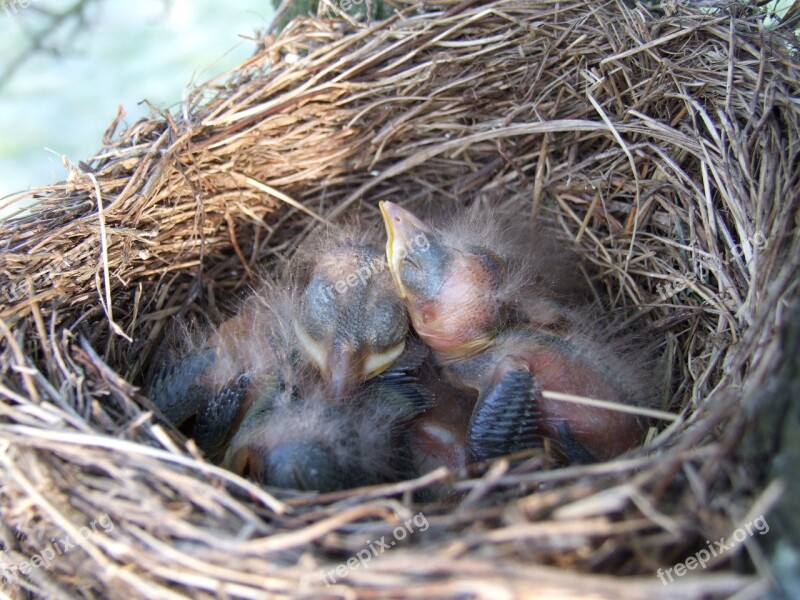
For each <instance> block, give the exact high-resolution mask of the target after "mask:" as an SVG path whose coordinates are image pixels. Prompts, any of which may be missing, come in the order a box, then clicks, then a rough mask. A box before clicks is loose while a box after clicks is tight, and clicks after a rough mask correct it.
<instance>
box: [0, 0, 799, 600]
mask: <svg viewBox="0 0 800 600" xmlns="http://www.w3.org/2000/svg"><path fill="white" fill-rule="evenodd" d="M670 10H672V12H671V13H669V14H659V15H653V14H650V13H648V12H647V11H646V10H645V9H644V8H642V7H641V6H639V7H637V8H630V7H628V6H627V5H626V4H624V3H623V2H621V1H618V2H610V3H605V4H602V5H596V4H591V3H585V2H575V3H569V2H566V3H564V2H555V1H549V0H540V1H537V2H521V1H514V0H500V1H497V2H490V3H486V4H480V5H479V4H477V3H474V2H464V3H460V4H459V3H456V2H441V3H426V4H424V5H415V6H407V7H406V8H405V9H404V10H403V11H402V12H401V13H398V14H397V15H395V16H394V17H392V18H390V19H388V20H387V21H384V22H379V23H375V24H372V25H370V26H364V25H361V24H359V23H356V22H351V21H349V20H346V19H344V20H342V19H339V20H318V19H311V18H300V19H296V20H294V21H292V22H291V23H290V24H289V26H288V27H287V28H286V29H285V30H284V31H283V32H282V33H281V34H280V35H278V36H277V37H273V36H266V37H264V38H263V39H261V40H259V48H258V50H257V52H256V53H255V54H254V56H253V57H252V58H251V59H249V60H247V61H246V62H245V63H243V64H242V65H240V66H239V67H237V68H236V69H234V70H232V71H231V72H229V73H227V74H225V75H224V76H223V77H221V78H219V79H218V80H215V81H211V82H209V83H207V84H204V85H202V86H199V87H197V88H194V89H192V90H190V91H189V92H188V93H187V95H186V99H185V101H184V103H183V104H182V105H181V107H180V109H179V110H177V111H175V112H173V113H167V112H163V113H160V114H156V115H154V116H153V117H152V118H150V119H143V120H140V121H138V122H136V123H134V124H133V125H131V126H130V127H128V128H127V129H125V130H124V131H121V132H118V131H117V129H118V126H119V124H120V122H121V120H122V115H120V117H119V118H118V119H117V120H115V122H114V123H113V124H112V125H111V126H110V127H109V129H108V132H107V134H106V136H105V138H104V140H103V147H102V149H101V150H100V152H99V153H98V154H97V155H96V156H94V157H93V158H91V159H89V160H87V161H86V162H82V163H79V164H78V165H69V169H70V175H69V177H68V179H67V181H65V182H62V183H58V184H55V185H53V186H51V187H48V188H46V189H40V190H35V191H34V192H33V194H32V195H33V196H34V197H35V198H36V203H35V205H34V206H33V207H32V208H29V209H27V210H25V211H23V212H20V213H19V214H17V215H16V216H14V217H13V218H11V219H9V220H6V221H5V222H2V223H0V232H1V235H2V238H1V239H2V254H0V298H2V302H0V311H2V320H0V350H1V351H2V357H1V358H2V361H1V362H0V366H2V382H1V383H0V396H2V399H3V402H2V403H0V408H2V414H0V440H1V441H2V445H1V446H0V464H2V471H0V473H1V474H2V475H1V476H2V489H1V490H0V506H2V513H3V519H2V529H1V530H0V531H2V545H3V550H4V552H3V571H2V575H3V579H4V584H6V585H10V586H11V589H16V590H17V592H16V593H18V596H15V597H27V596H25V593H24V592H23V591H22V590H25V591H26V592H28V593H30V594H31V595H33V596H41V597H59V598H60V597H82V598H134V597H137V598H138V597H142V598H177V597H181V598H183V597H191V598H205V597H212V596H223V597H236V598H258V597H265V596H270V597H271V596H275V597H284V596H308V597H369V598H383V597H398V596H413V597H435V598H450V597H453V598H455V597H465V596H471V595H478V596H487V597H495V598H501V597H516V596H534V595H536V596H538V595H549V596H553V597H556V596H567V597H578V596H580V597H583V596H587V597H588V596H589V595H592V596H593V597H597V596H613V597H615V598H629V597H630V598H640V597H644V596H647V597H650V598H672V597H678V596H680V597H687V598H688V597H703V598H707V597H718V596H727V595H730V594H733V593H735V592H738V591H741V590H747V591H749V592H752V593H759V592H760V591H763V590H764V581H765V579H764V577H763V572H761V571H759V570H757V569H755V567H754V565H759V564H763V560H762V561H759V560H755V559H753V560H750V558H748V557H749V556H750V555H751V554H752V553H753V552H755V553H756V554H758V553H757V548H756V549H754V548H753V541H754V538H755V540H757V539H758V537H759V535H758V534H759V533H761V532H762V531H761V528H759V529H758V531H756V530H755V529H754V527H756V526H759V523H760V522H766V521H765V520H768V518H769V517H768V515H767V513H768V512H769V510H770V508H771V507H772V506H773V505H774V503H775V501H776V498H777V497H778V496H779V493H780V489H779V486H777V485H772V486H769V485H766V483H768V482H766V481H765V479H764V474H763V472H759V470H758V469H757V468H754V466H753V465H752V463H751V462H748V461H746V460H745V459H744V458H742V456H741V453H740V452H739V446H740V445H741V442H742V440H743V439H744V438H745V436H746V434H747V432H748V431H749V429H750V428H751V423H752V422H753V421H754V420H755V419H757V418H758V416H759V414H760V407H762V406H763V405H764V402H763V394H762V391H763V390H764V389H765V387H766V383H767V382H768V381H770V379H771V378H773V377H775V376H776V374H777V373H779V369H780V364H781V351H780V335H778V334H779V333H780V331H781V330H782V329H785V327H784V322H785V320H786V319H787V313H788V310H786V307H787V306H789V305H790V304H791V303H793V302H794V301H795V300H796V298H797V289H796V278H797V270H798V266H797V260H796V257H797V256H798V239H797V235H796V231H795V229H794V228H795V223H794V219H795V218H796V215H797V211H798V205H799V204H800V180H798V173H799V172H800V169H798V152H800V110H799V109H798V104H797V101H796V98H797V96H798V87H799V86H798V81H800V72H799V71H798V65H797V64H796V63H795V62H793V59H792V58H791V57H790V56H789V54H788V53H786V52H784V51H783V50H782V48H785V45H784V44H783V43H776V40H777V34H774V33H773V34H767V33H766V32H765V31H764V30H762V29H761V28H760V27H759V26H758V25H757V23H755V21H754V20H753V19H750V18H740V17H737V16H735V15H731V14H723V13H716V14H699V13H694V12H691V11H689V10H688V9H683V8H680V7H675V6H673V7H672V8H671V9H670ZM777 41H781V40H777ZM384 199H388V200H392V201H396V202H399V203H401V204H405V203H417V204H425V203H428V204H436V205H437V206H440V207H444V210H445V211H448V210H458V208H459V207H462V206H464V205H466V204H475V203H480V204H482V206H483V210H486V211H492V210H495V209H500V208H502V209H503V210H506V211H508V210H512V211H516V212H517V213H518V214H519V219H521V220H523V219H531V218H534V217H537V218H538V217H543V218H546V219H549V220H550V222H551V223H555V224H556V225H557V226H558V227H559V228H560V229H561V230H562V231H563V232H564V234H565V235H568V236H569V237H570V238H571V239H572V240H573V241H574V246H575V248H576V249H577V250H578V252H579V253H580V254H581V255H582V257H583V258H584V262H585V264H586V265H588V267H589V268H587V273H594V275H592V277H593V279H592V281H593V285H594V290H595V293H596V294H597V296H598V298H599V299H600V300H601V301H603V302H604V303H605V304H606V305H608V306H610V307H611V310H612V311H614V313H615V314H616V315H617V316H620V317H621V318H624V319H625V325H626V326H627V327H628V328H630V329H632V330H636V331H637V332H638V333H639V334H640V335H645V336H646V337H647V338H649V339H650V340H653V341H654V342H655V344H656V347H657V355H658V356H659V361H660V364H661V365H662V366H663V369H661V371H662V372H663V373H664V375H663V385H662V386H661V387H662V389H661V391H660V406H657V407H656V408H657V409H659V410H661V411H666V412H670V413H672V414H673V415H674V416H675V419H674V420H669V419H654V420H653V421H652V427H651V428H650V433H649V436H648V441H647V443H646V445H645V446H644V447H643V448H641V449H639V450H635V451H633V452H630V453H628V454H626V455H625V456H624V457H622V458H620V459H617V460H614V461H611V462H608V463H600V464H595V465H588V466H570V467H566V468H560V469H542V468H541V467H537V468H533V467H532V466H531V462H530V461H528V462H525V461H523V462H522V463H521V464H517V463H509V462H508V461H507V460H504V459H501V460H497V461H494V462H492V463H490V464H481V465H475V466H473V467H471V468H469V469H466V470H464V471H463V472H460V473H449V472H446V471H442V470H439V471H434V472H433V473H430V474H427V475H425V476H423V477H421V478H419V479H416V480H413V481H407V482H400V483H395V484H390V485H383V486H375V487H370V488H361V489H355V490H349V491H344V492H337V493H330V494H325V495H318V494H309V493H305V494H297V493H290V492H287V491H281V490H271V489H262V488H260V487H258V486H256V485H255V484H253V483H252V482H248V481H246V480H244V479H241V478H239V477H238V476H236V475H235V474H233V473H230V472H227V471H225V470H222V469H220V468H219V467H217V466H215V465H213V464H211V463H209V462H208V461H205V460H204V459H203V458H202V456H201V455H200V453H199V452H198V451H197V448H196V446H194V444H193V442H192V441H191V440H186V439H185V438H182V437H181V436H180V435H179V434H178V433H177V432H176V431H174V430H172V429H171V428H170V427H169V425H168V424H165V423H164V422H163V421H162V420H159V419H158V418H157V416H155V414H154V407H153V405H152V403H151V401H150V400H149V399H148V398H147V397H146V396H145V395H144V394H143V392H142V386H143V382H144V381H145V377H146V373H147V371H148V369H149V368H150V367H151V363H152V361H153V359H154V356H156V354H157V350H158V347H159V344H160V343H161V342H162V340H163V339H164V336H165V333H166V331H167V330H168V329H169V327H170V323H171V322H172V321H173V320H174V319H175V318H176V317H178V318H185V317H190V316H192V315H196V314H200V313H202V314H203V315H205V316H207V317H208V318H209V319H211V320H212V321H216V322H219V320H221V319H222V315H223V312H224V309H225V307H226V306H228V305H229V303H230V302H231V300H232V299H233V298H236V297H239V296H240V295H241V294H242V293H243V292H244V291H246V290H247V288H248V285H250V284H251V283H253V282H254V280H255V274H256V273H263V272H264V270H265V269H266V272H267V273H270V272H272V271H271V270H273V269H274V268H275V266H276V264H277V263H278V262H280V260H282V259H283V258H284V257H286V256H287V255H289V254H291V252H292V249H293V248H294V247H295V246H296V244H297V243H298V241H299V240H301V239H302V238H303V237H304V236H305V235H306V234H307V233H308V232H309V231H311V230H312V229H313V228H316V227H319V226H320V223H323V222H328V223H332V224H333V225H332V226H334V227H335V226H336V224H337V222H339V221H340V220H341V219H342V218H346V217H354V216H356V215H357V216H358V218H359V219H360V220H361V221H363V222H371V221H374V222H377V221H378V220H379V219H380V216H379V213H378V210H377V203H378V201H379V200H384ZM20 200H21V198H16V199H14V200H13V202H18V201H20ZM7 204H8V202H7ZM792 257H794V259H792ZM444 481H447V482H450V483H451V484H452V485H453V486H454V487H455V489H456V490H457V491H458V492H459V493H458V494H457V495H456V496H455V497H454V498H455V499H454V500H453V501H450V502H439V503H430V504H415V503H414V500H413V499H414V498H415V494H414V492H416V491H418V490H421V489H423V488H425V487H427V486H432V485H437V484H440V483H442V482H444ZM765 515H766V516H765ZM759 518H761V521H759V520H758V519H759ZM739 530H741V531H745V530H747V531H748V534H747V540H744V541H743V540H740V539H739V537H740V536H738V535H735V534H737V533H738V531H739ZM732 536H734V537H732ZM721 538H726V539H727V540H728V541H727V542H725V545H726V547H725V548H720V547H719V546H716V547H714V542H715V541H717V540H720V539H721ZM734 540H735V543H732V542H734ZM711 550H714V555H713V556H710V557H709V558H708V560H707V561H702V562H703V564H702V565H700V564H698V561H700V559H701V558H703V557H704V556H705V555H704V554H701V551H705V552H706V554H711ZM693 557H694V566H692V558H693ZM676 565H678V566H676ZM681 566H682V567H683V568H680V567H681ZM701 566H702V568H701ZM669 568H672V570H671V571H669V573H667V571H666V569H669ZM659 569H661V571H659ZM667 574H668V575H669V577H668V578H667V576H666V575H667Z"/></svg>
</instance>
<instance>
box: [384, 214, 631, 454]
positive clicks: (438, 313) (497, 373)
mask: <svg viewBox="0 0 800 600" xmlns="http://www.w3.org/2000/svg"><path fill="white" fill-rule="evenodd" d="M381 210H382V213H383V216H384V222H385V225H386V229H387V236H388V241H387V259H388V262H389V265H390V268H391V269H392V274H393V277H394V279H395V283H396V285H397V287H398V291H399V292H400V294H401V296H403V298H404V300H405V303H406V307H407V308H408V310H409V315H410V319H411V323H412V326H413V328H414V329H415V331H416V332H417V333H418V335H419V336H420V338H421V339H422V341H423V342H425V343H426V344H428V345H429V346H430V347H431V348H432V349H433V351H434V356H435V360H436V362H437V363H438V364H439V365H440V366H441V368H442V370H443V372H444V374H445V375H446V377H447V378H448V380H449V381H450V382H451V384H453V385H455V386H457V387H459V388H462V389H471V390H476V391H477V392H478V394H479V399H478V402H477V404H476V406H475V409H474V411H473V413H472V416H471V419H470V423H469V426H468V431H467V446H468V449H469V458H470V459H471V460H481V459H485V458H491V457H494V456H500V455H504V454H508V453H510V452H514V451H517V450H521V449H524V448H528V447H531V446H533V445H536V444H537V443H538V440H539V439H540V438H541V437H547V438H550V439H552V440H553V441H554V442H556V446H557V447H558V448H559V449H560V450H561V451H562V453H563V454H564V456H565V457H566V458H567V460H569V461H571V462H591V461H595V460H605V459H608V458H611V457H613V456H617V455H618V454H620V453H622V452H624V451H626V450H628V449H630V448H631V447H633V446H635V445H636V444H638V443H640V442H641V439H642V435H643V430H642V427H641V426H640V424H639V422H638V420H637V419H636V418H635V417H631V416H630V415H628V414H626V413H621V412H618V411H612V410H609V409H603V408H595V407H590V406H576V405H573V404H565V403H562V402H560V401H556V400H551V399H547V398H545V397H544V396H542V393H541V392H542V390H550V391H557V392H564V393H569V394H575V395H580V396H590V397H594V398H600V399H604V400H611V401H616V402H629V403H630V402H633V403H636V402H638V401H640V400H641V399H642V394H641V393H640V392H641V386H639V387H638V388H637V386H635V385H633V386H626V385H621V384H620V383H624V382H628V381H632V380H634V379H635V378H636V377H635V376H630V371H631V370H635V369H636V368H637V367H636V366H635V365H626V364H625V363H624V361H622V360H618V359H615V358H612V359H610V360H604V359H603V358H602V356H603V354H608V353H610V352H613V350H612V349H611V347H606V348H603V347H601V346H600V345H599V344H598V343H596V342H595V341H594V340H593V339H592V338H591V336H587V335H582V334H581V333H580V330H581V325H580V324H579V323H578V317H576V315H577V314H579V313H575V312H573V311H571V310H569V309H567V308H566V307H564V306H562V305H560V304H559V303H558V302H557V301H555V300H554V299H551V298H548V297H547V296H546V295H544V294H541V293H537V291H536V287H535V286H532V285H530V284H531V279H532V277H531V271H530V270H529V268H528V266H527V265H525V264H524V261H520V259H519V257H518V256H517V257H515V256H513V254H510V253H509V252H508V246H507V245H506V246H504V245H503V243H501V241H500V237H501V236H499V234H498V232H497V231H495V232H493V233H489V234H487V233H486V232H485V231H483V230H482V229H480V227H481V224H480V223H477V222H473V223H472V225H471V226H470V225H467V226H463V225H462V226H460V227H459V228H458V230H457V231H455V232H454V231H447V230H439V229H435V228H433V227H431V226H430V225H429V224H427V223H425V222H423V221H421V220H420V219H418V218H417V217H416V216H414V215H413V214H412V213H410V212H409V211H407V210H405V209H403V208H400V207H399V206H397V205H394V204H392V203H389V202H384V203H382V205H381ZM420 235H425V236H427V238H428V244H427V246H428V247H427V248H426V249H425V251H424V252H421V251H414V250H413V249H412V250H409V248H411V240H414V239H417V238H418V237H419V236H420ZM493 238H494V239H497V240H498V243H497V245H493V244H492V239H493ZM609 366H612V367H613V368H616V369H620V370H622V371H627V372H628V373H626V374H624V375H623V376H620V374H619V373H613V372H609V368H608V367H609Z"/></svg>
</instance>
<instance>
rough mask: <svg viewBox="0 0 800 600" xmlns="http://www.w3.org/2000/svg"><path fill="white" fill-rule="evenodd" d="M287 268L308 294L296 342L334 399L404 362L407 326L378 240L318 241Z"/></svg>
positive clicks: (364, 236)
mask: <svg viewBox="0 0 800 600" xmlns="http://www.w3.org/2000/svg"><path fill="white" fill-rule="evenodd" d="M290 268H291V269H292V270H293V271H294V273H295V274H294V275H293V276H294V277H295V279H296V283H295V286H296V287H297V288H298V289H302V290H303V292H302V294H301V295H300V297H299V298H298V301H297V310H296V313H295V314H294V315H293V318H292V320H293V325H294V328H295V333H296V336H297V340H298V342H299V344H300V346H301V347H302V349H303V350H304V351H305V354H306V356H307V357H308V358H309V359H310V360H311V362H313V363H314V364H315V365H316V367H317V368H318V369H319V370H320V373H322V376H323V379H324V380H325V382H326V383H327V385H328V386H329V387H330V391H331V393H332V395H333V397H334V398H342V397H345V396H348V395H351V394H353V393H354V392H355V390H356V389H357V388H358V387H359V386H360V385H361V384H362V383H363V382H364V381H366V380H368V379H370V378H372V377H374V376H375V375H377V374H379V373H380V372H382V371H384V370H386V369H387V368H388V367H389V366H390V365H391V364H393V363H394V362H395V361H396V360H397V358H398V357H399V356H400V355H401V354H402V352H403V350H404V348H405V340H406V335H407V333H408V319H407V317H406V312H405V307H404V306H403V303H402V301H401V300H400V298H399V296H398V294H397V290H396V289H395V287H394V284H393V283H392V276H391V273H390V271H389V269H388V268H387V265H386V261H385V258H384V252H383V248H382V246H381V244H379V243H378V242H377V236H374V235H370V233H369V232H366V233H358V234H356V233H354V232H352V231H350V230H345V232H344V233H333V234H328V235H322V236H318V237H317V238H315V239H313V240H312V241H311V242H309V243H308V244H306V245H305V247H304V248H303V249H302V250H301V251H300V253H299V254H298V257H297V258H296V260H295V261H294V263H293V264H291V265H290Z"/></svg>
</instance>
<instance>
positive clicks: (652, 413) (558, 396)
mask: <svg viewBox="0 0 800 600" xmlns="http://www.w3.org/2000/svg"><path fill="white" fill-rule="evenodd" d="M542 396H544V397H545V398H547V399H548V400H559V401H561V402H571V403H573V404H584V405H586V406H595V407H597V408H607V409H608V410H615V411H617V412H623V413H628V414H631V415H639V416H641V417H651V418H653V419H661V420H662V421H672V422H674V421H677V420H679V419H680V416H679V415H676V414H673V413H669V412H666V411H664V410H657V409H655V408H643V407H641V406H630V405H628V404H620V403H619V402H610V401H609V400H597V399H595V398H586V397H584V396H576V395H575V394H564V393H562V392H551V391H549V390H543V391H542Z"/></svg>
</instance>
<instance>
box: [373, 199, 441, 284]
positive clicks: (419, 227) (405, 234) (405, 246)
mask: <svg viewBox="0 0 800 600" xmlns="http://www.w3.org/2000/svg"><path fill="white" fill-rule="evenodd" d="M378 206H379V207H380V209H381V214H382V215H383V223H384V225H385V226H386V261H387V262H388V263H389V270H391V272H392V277H393V278H394V282H395V284H396V285H397V289H398V291H399V292H400V295H401V297H403V298H406V296H407V292H406V290H405V287H404V286H403V282H402V281H401V280H400V261H401V260H403V258H404V257H405V256H406V255H407V254H408V253H409V252H410V251H411V250H413V249H414V244H416V243H417V240H419V239H420V236H423V238H424V236H425V235H426V234H430V233H432V230H431V228H430V227H429V226H428V225H426V224H425V223H424V222H422V221H421V220H420V219H418V218H417V217H415V216H414V215H413V214H411V213H410V212H408V211H407V210H406V209H404V208H401V207H400V206H398V205H397V204H395V203H394V202H389V201H386V200H385V201H383V202H380V203H379V204H378Z"/></svg>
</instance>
